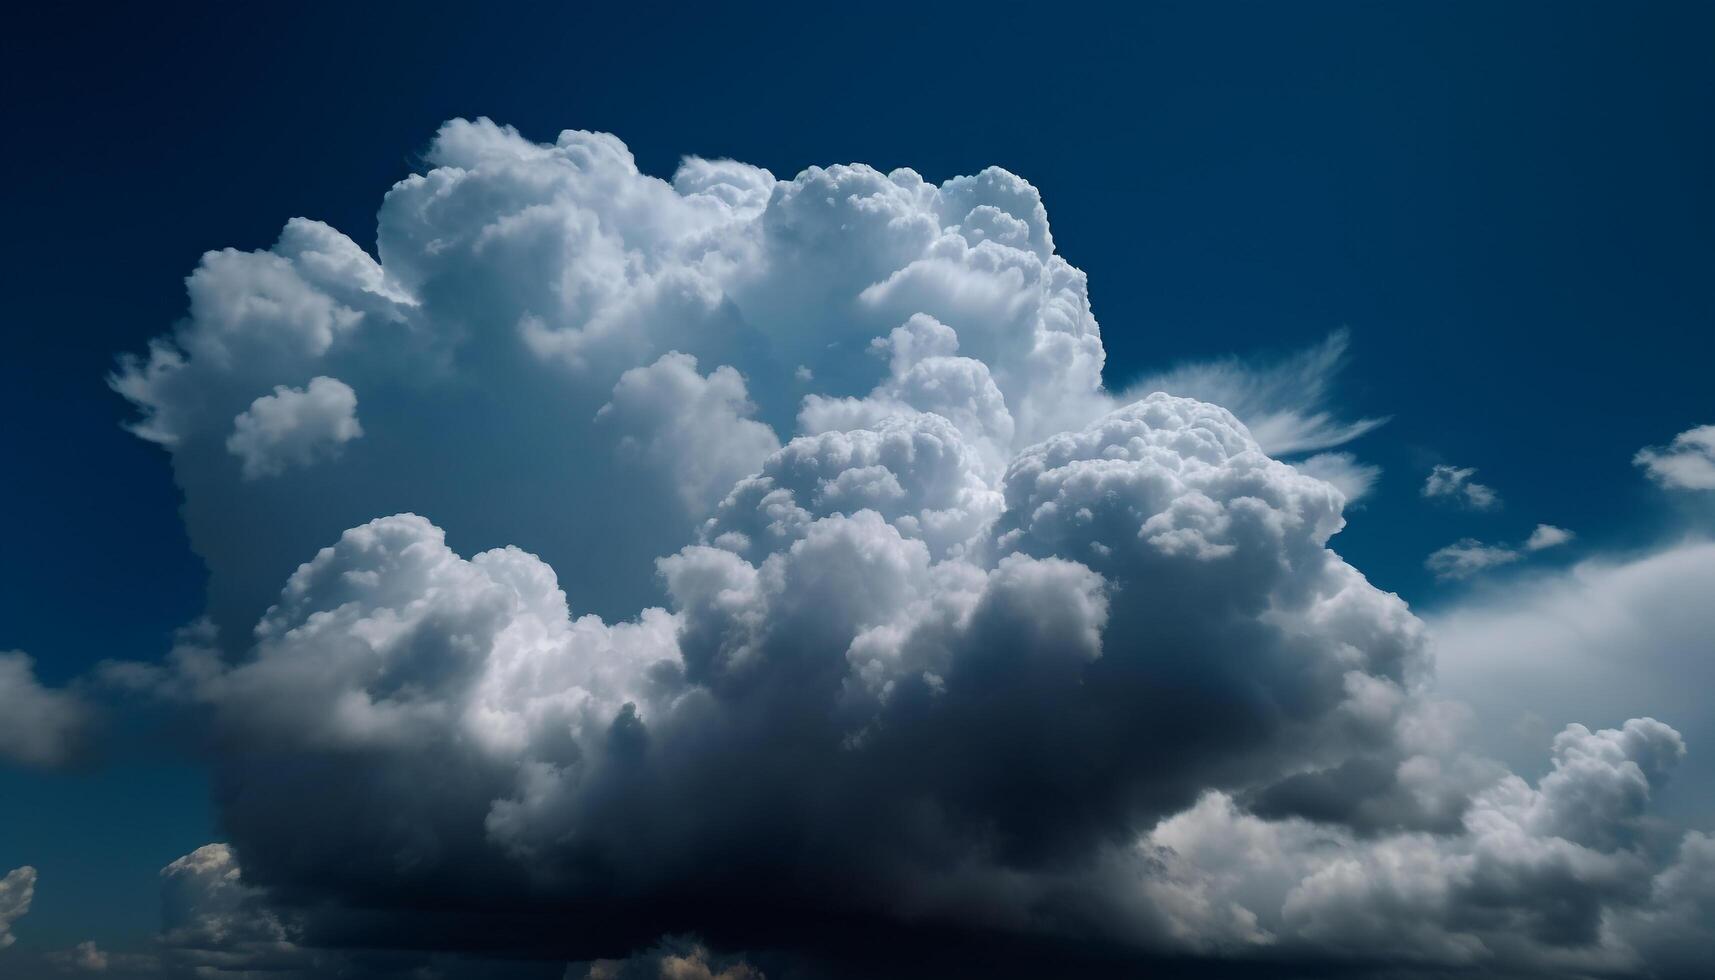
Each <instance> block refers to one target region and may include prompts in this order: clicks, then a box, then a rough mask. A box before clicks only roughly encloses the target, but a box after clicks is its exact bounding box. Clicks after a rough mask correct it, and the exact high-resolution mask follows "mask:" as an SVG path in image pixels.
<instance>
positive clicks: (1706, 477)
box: [1632, 425, 1715, 490]
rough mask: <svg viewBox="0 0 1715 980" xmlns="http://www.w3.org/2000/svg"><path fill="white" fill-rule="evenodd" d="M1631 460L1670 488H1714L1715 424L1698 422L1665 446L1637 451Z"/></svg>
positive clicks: (1651, 477)
mask: <svg viewBox="0 0 1715 980" xmlns="http://www.w3.org/2000/svg"><path fill="white" fill-rule="evenodd" d="M1632 462H1633V463H1635V464H1637V465H1638V466H1641V467H1643V468H1644V472H1645V473H1648V474H1649V478H1650V479H1652V480H1654V481H1655V482H1656V483H1659V484H1661V485H1662V486H1664V487H1667V488H1668V489H1670V490H1715V425H1700V426H1697V427H1696V428H1692V429H1687V430H1685V431H1684V432H1681V433H1680V434H1679V435H1676V436H1674V437H1673V442H1671V443H1669V444H1668V445H1666V446H1648V447H1645V448H1643V449H1640V450H1638V454H1637V455H1636V456H1634V457H1632Z"/></svg>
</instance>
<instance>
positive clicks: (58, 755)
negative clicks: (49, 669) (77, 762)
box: [0, 650, 92, 767]
mask: <svg viewBox="0 0 1715 980" xmlns="http://www.w3.org/2000/svg"><path fill="white" fill-rule="evenodd" d="M91 720H92V714H91V711H90V708H89V706H88V705H87V704H85V703H84V701H83V700H82V699H81V698H79V697H78V696H77V695H76V694H74V693H72V692H70V691H66V690H56V689H53V688H49V687H44V686H43V685H42V684H41V683H40V682H39V681H38V680H37V679H36V673H35V666H34V662H33V661H32V660H31V659H30V657H29V656H28V655H26V654H24V653H22V652H19V651H16V650H14V651H11V652H9V653H0V761H4V762H11V763H15V764H18V765H26V766H41V767H54V766H61V765H65V764H66V763H69V762H71V761H73V760H74V759H76V758H77V756H78V754H79V752H80V751H81V750H82V748H83V747H84V745H85V742H86V740H87V737H88V734H89V726H90V723H91Z"/></svg>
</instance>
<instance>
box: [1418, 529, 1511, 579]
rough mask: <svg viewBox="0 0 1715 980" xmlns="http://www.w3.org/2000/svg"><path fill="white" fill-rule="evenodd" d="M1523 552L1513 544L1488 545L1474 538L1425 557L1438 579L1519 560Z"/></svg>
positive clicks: (1461, 575) (1466, 574) (1475, 571)
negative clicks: (1509, 546)
mask: <svg viewBox="0 0 1715 980" xmlns="http://www.w3.org/2000/svg"><path fill="white" fill-rule="evenodd" d="M1520 557H1521V555H1520V554H1519V553H1518V551H1516V550H1514V549H1512V548H1506V547H1501V546H1499V545H1487V544H1484V543H1482V542H1481V541H1478V540H1476V539H1474V538H1465V539H1464V540H1462V541H1459V542H1456V543H1454V544H1450V545H1448V546H1447V547H1445V548H1440V549H1437V550H1436V551H1435V552H1433V553H1432V554H1430V556H1429V558H1428V559H1427V560H1425V561H1424V563H1423V565H1424V567H1425V568H1427V569H1429V570H1430V571H1432V572H1434V573H1435V577H1436V578H1439V579H1461V578H1470V577H1471V576H1473V575H1475V574H1477V573H1478V572H1481V571H1485V570H1487V569H1490V568H1498V567H1499V566H1501V565H1510V564H1512V563H1513V562H1515V561H1518V560H1519V558H1520Z"/></svg>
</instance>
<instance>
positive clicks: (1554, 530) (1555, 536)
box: [1524, 524, 1577, 551]
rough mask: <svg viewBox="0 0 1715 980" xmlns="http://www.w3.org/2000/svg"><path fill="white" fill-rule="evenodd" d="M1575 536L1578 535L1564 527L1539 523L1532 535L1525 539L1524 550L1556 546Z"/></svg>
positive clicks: (1539, 549)
mask: <svg viewBox="0 0 1715 980" xmlns="http://www.w3.org/2000/svg"><path fill="white" fill-rule="evenodd" d="M1575 537H1577V535H1575V534H1573V533H1572V532H1571V531H1568V530H1566V529H1565V528H1563V527H1555V526H1554V525H1553V524H1538V525H1537V526H1536V530H1534V531H1532V532H1530V537H1529V538H1527V539H1526V540H1525V543H1524V550H1526V551H1541V550H1543V549H1544V548H1556V547H1559V546H1560V545H1563V544H1565V543H1567V542H1568V541H1571V540H1572V539H1573V538H1575Z"/></svg>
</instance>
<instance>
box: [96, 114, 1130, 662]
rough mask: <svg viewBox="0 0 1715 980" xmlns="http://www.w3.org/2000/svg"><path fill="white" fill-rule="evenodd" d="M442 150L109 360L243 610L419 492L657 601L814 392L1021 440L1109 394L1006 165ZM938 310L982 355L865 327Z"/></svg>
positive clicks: (1090, 333) (215, 282)
mask: <svg viewBox="0 0 1715 980" xmlns="http://www.w3.org/2000/svg"><path fill="white" fill-rule="evenodd" d="M426 159H427V161H428V163H429V165H430V169H429V170H428V171H427V172H426V173H424V174H421V175H418V176H413V177H410V178H408V179H406V180H404V181H401V182H400V183H399V184H398V185H396V186H395V187H394V188H393V190H392V191H391V192H390V193H389V194H388V195H387V199H386V201H385V202H384V204H383V206H382V208H381V212H380V218H379V220H380V227H379V229H378V232H377V241H378V244H379V252H378V255H377V256H375V257H372V256H370V255H368V254H366V253H365V252H364V251H363V249H361V248H360V247H358V245H356V244H355V243H354V242H352V241H351V240H350V239H349V238H347V237H345V236H344V235H342V234H340V233H339V232H337V231H335V230H334V229H332V228H329V227H327V226H326V225H323V224H320V223H317V222H313V221H308V220H303V219H296V220H293V221H291V222H289V223H288V224H287V226H286V228H285V230H284V231H283V232H282V233H281V236H280V239H279V241H278V242H277V243H276V244H275V245H274V246H273V247H272V248H270V249H268V250H266V251H262V252H237V251H232V250H226V251H220V252H211V253H209V254H208V255H206V256H205V257H204V259H203V261H202V263H201V265H200V266H199V267H198V268H197V270H196V271H195V272H194V273H193V274H192V275H191V276H190V278H189V280H188V288H189V292H190V298H191V303H190V312H189V316H188V317H187V318H186V319H185V320H184V321H183V322H182V323H181V324H180V325H179V326H178V327H177V328H176V329H175V332H174V333H173V335H172V336H171V337H169V338H162V339H160V340H158V341H156V342H155V343H154V344H153V345H152V346H151V348H150V350H149V352H148V353H147V355H146V356H143V357H134V358H130V359H127V360H126V361H124V362H123V363H122V364H121V366H120V369H119V370H118V372H116V374H115V375H114V377H113V379H112V383H113V385H114V387H115V388H116V389H117V390H118V391H120V392H121V393H122V394H123V395H125V396H126V397H127V398H128V399H130V400H131V401H132V402H133V403H134V404H135V405H136V406H137V408H138V410H139V413H140V417H139V418H138V419H137V420H136V421H135V422H134V423H133V428H134V430H135V431H136V432H137V433H138V434H139V435H141V436H143V437H145V438H148V439H151V440H153V441H156V442H159V443H161V444H162V445H164V446H167V447H168V448H170V449H171V451H172V453H173V464H174V474H175V477H176V479H177V480H178V482H179V485H180V486H181V487H182V488H183V490H184V492H185V499H186V502H185V516H186V521H187V527H188V530H189V532H190V536H191V539H192V542H193V545H194V546H195V547H196V549H197V550H198V552H199V553H200V554H201V555H202V556H203V557H204V558H205V560H207V561H208V563H209V565H210V570H211V578H210V591H211V597H210V599H211V603H210V613H211V615H212V616H213V618H214V620H215V621H216V622H217V623H218V624H219V625H220V627H221V629H222V635H223V636H225V637H227V638H228V639H232V638H241V637H243V636H244V635H246V633H247V631H248V629H249V627H250V624H251V623H253V622H254V621H255V620H256V619H257V618H258V617H259V616H260V614H261V612H262V611H263V609H265V608H266V607H267V605H268V603H269V602H270V597H271V596H272V594H273V592H274V590H275V589H277V587H278V584H279V582H280V581H281V580H282V579H283V578H284V577H285V576H286V575H288V574H290V572H291V570H292V569H293V568H294V567H296V565H297V564H298V563H299V562H301V561H302V560H303V559H304V557H305V550H304V549H305V544H306V542H326V541H329V540H332V539H333V538H334V537H336V536H337V535H338V534H339V532H340V531H342V530H344V529H345V528H348V527H354V526H356V525H359V524H362V523H363V522H365V521H367V520H369V519H371V518H373V517H375V516H377V515H381V514H392V513H399V512H405V511H412V512H417V513H424V514H430V515H433V517H434V519H435V521H436V522H437V524H439V525H440V526H442V527H445V528H446V529H447V530H448V532H449V534H451V535H453V536H454V537H455V538H456V539H458V540H462V541H468V542H470V543H472V544H473V545H475V546H476V547H478V548H485V547H496V546H501V545H506V544H516V545H518V546H520V547H524V548H528V549H530V550H531V551H532V552H533V553H537V554H541V555H542V556H543V557H544V558H545V559H547V560H548V561H550V562H551V563H552V564H553V565H554V566H555V568H556V569H557V570H559V572H560V574H561V576H562V577H564V578H565V579H566V580H567V582H568V584H569V585H571V586H572V587H573V591H574V593H575V594H577V595H578V596H579V597H580V601H581V602H583V603H586V604H587V605H586V606H585V608H590V609H593V610H596V611H599V612H602V613H604V614H606V615H609V616H615V617H624V616H629V615H631V614H632V613H634V612H635V611H636V610H637V609H638V608H640V607H642V606H644V605H647V604H649V603H652V602H659V601H661V599H662V595H661V593H660V591H659V582H658V580H657V579H656V577H655V570H654V565H653V559H654V558H655V557H657V556H659V555H662V554H666V553H670V552H672V551H673V550H676V549H677V548H678V547H679V546H680V545H681V544H683V543H684V541H685V540H686V538H687V536H688V535H689V534H690V533H691V532H693V531H694V530H695V528H696V527H697V526H698V524H699V523H700V522H701V521H703V520H704V519H706V518H707V517H708V516H709V511H710V509H711V508H712V507H713V506H714V505H715V504H718V503H719V502H720V501H721V499H723V498H724V496H725V492H726V490H728V489H729V488H730V484H731V482H732V481H733V480H736V479H737V478H738V477H741V476H743V475H745V474H746V473H747V472H750V471H752V470H753V469H754V468H755V465H756V464H757V462H758V461H759V460H760V459H761V458H762V457H764V456H766V455H767V454H768V452H770V451H771V450H772V449H773V448H774V445H773V444H772V442H771V440H773V439H775V438H776V436H775V434H776V433H777V434H779V435H782V436H786V435H790V434H791V430H792V428H793V425H794V420H795V418H796V416H797V415H798V412H799V410H800V408H801V407H802V406H801V402H802V399H803V396H805V395H809V394H816V395H820V396H823V397H824V398H829V399H836V400H837V399H845V398H864V397H866V396H870V397H871V401H872V402H874V403H876V404H880V403H883V402H885V403H887V404H908V405H915V406H922V407H921V408H920V410H922V411H936V412H940V413H942V414H944V415H946V416H947V417H948V418H949V419H950V420H951V421H953V422H954V423H955V424H957V425H959V426H961V427H965V426H967V425H969V424H972V423H979V422H980V423H981V424H982V425H984V426H986V428H985V430H984V432H983V433H982V434H981V435H982V436H983V439H982V440H980V441H979V439H978V438H977V436H978V434H977V433H975V432H970V433H969V441H970V444H971V446H972V447H974V450H975V451H978V452H981V453H985V454H987V456H988V457H989V458H990V460H991V462H992V463H993V464H994V465H995V466H997V467H998V466H1001V465H1004V462H1005V459H1006V456H1007V455H1008V454H1009V453H1010V451H1011V449H1012V448H1014V446H1013V443H1014V442H1015V441H1029V440H1034V439H1037V438H1040V437H1042V436H1043V435H1046V434H1048V433H1050V432H1053V431H1057V430H1058V429H1060V428H1064V427H1065V426H1067V425H1071V424H1081V423H1082V421H1084V420H1087V419H1088V418H1089V417H1091V415H1092V414H1093V413H1095V412H1097V411H1099V410H1100V409H1101V407H1102V404H1103V396H1102V394H1101V391H1100V387H1101V366H1102V346H1101V339H1100V333H1099V331H1098V329H1097V327H1096V323H1095V320H1094V318H1093V317H1092V315H1091V313H1090V308H1089V300H1088V296H1087V291H1086V287H1085V282H1084V277H1083V275H1082V274H1081V273H1079V272H1078V271H1077V270H1076V269H1074V268H1072V267H1071V266H1070V265H1068V264H1067V263H1066V262H1065V260H1064V259H1062V258H1060V257H1059V256H1057V255H1055V254H1054V251H1053V239H1052V236H1051V235H1050V234H1049V232H1048V226H1047V219H1046V212H1045V211H1044V209H1043V207H1042V203H1041V201H1040V199H1039V197H1038V195H1037V192H1036V190H1035V189H1034V188H1033V187H1031V186H1030V185H1029V184H1028V183H1026V182H1024V181H1023V180H1021V179H1019V178H1018V177H1015V176H1013V175H1011V174H1008V173H1006V172H1004V171H1000V170H989V171H985V172H984V173H982V174H979V175H977V176H975V177H962V178H956V179H954V180H950V181H948V182H946V183H944V184H940V185H936V184H932V183H928V182H926V181H925V180H923V178H922V177H920V176H919V175H917V174H916V173H914V172H912V171H910V170H899V171H895V172H893V173H890V174H883V173H880V172H878V171H876V170H873V169H871V168H869V167H865V166H861V165H855V166H850V167H845V166H841V167H831V168H827V169H820V168H813V169H811V170H809V171H806V172H805V173H803V174H801V175H800V176H799V177H797V178H796V179H794V180H790V181H777V180H776V179H775V178H774V177H773V175H771V174H769V173H768V172H767V171H765V170H761V169H758V168H755V167H750V166H746V165H744V164H740V163H736V162H733V161H709V160H698V159H690V160H687V161H686V162H685V163H684V164H683V165H682V166H681V167H680V169H679V172H678V173H677V174H675V175H674V176H673V179H672V180H671V181H664V180H660V179H657V178H655V177H651V176H647V175H644V174H641V173H639V172H638V170H637V168H636V164H635V162H634V161H633V159H632V157H631V155H630V153H629V152H628V151H627V150H626V149H625V147H624V146H623V145H622V144H621V143H620V142H619V141H618V140H616V139H614V138H613V137H611V136H606V135H602V134H592V133H577V132H567V133H565V134H563V135H562V136H561V137H560V139H559V140H558V141H557V142H555V143H554V144H552V145H540V144H536V143H532V142H530V141H528V140H525V139H523V138H521V137H520V136H519V135H518V134H517V133H516V132H514V131H512V130H510V129H507V128H503V127H500V126H496V125H494V124H492V123H489V122H488V121H486V120H480V121H477V122H474V123H472V122H465V121H455V122H452V123H449V124H447V125H446V126H445V127H443V128H442V130H441V132H440V133H439V135H438V136H437V137H436V139H435V140H434V142H433V143H432V144H431V146H430V147H429V149H428V151H427V154H426ZM918 314H923V315H924V316H925V317H933V318H935V320H936V321H937V322H938V323H939V324H942V325H944V326H945V327H946V328H947V331H948V332H949V334H951V333H952V332H956V335H957V338H958V340H957V343H958V352H959V355H960V357H959V358H953V357H947V356H944V355H945V354H946V353H947V352H946V351H944V350H941V349H939V348H925V349H921V350H917V351H915V352H909V353H908V352H904V351H901V352H898V353H896V354H895V356H894V357H893V358H892V360H891V361H890V360H889V359H887V358H874V357H870V356H867V354H866V352H867V351H868V350H869V348H870V345H871V343H872V341H874V340H876V339H877V338H886V337H887V336H888V335H889V332H890V331H892V330H894V328H896V327H900V326H901V324H906V323H907V322H908V321H911V320H912V318H913V317H914V316H916V315H918ZM961 358H962V359H968V360H962V359H961ZM919 361H921V362H923V363H918V362H919ZM693 365H694V366H693ZM979 366H980V367H981V368H982V371H981V372H978V371H977V368H978V367H979ZM800 368H802V369H803V370H802V371H800V370H799V369H800ZM895 369H897V370H895ZM628 372H637V373H628ZM693 375H695V377H693ZM317 378H326V379H328V380H327V381H326V382H319V383H318V382H317V381H316V380H315V379H317ZM333 379H338V384H339V385H341V386H343V387H342V388H334V387H333V384H334V381H333ZM806 379H813V381H811V380H806ZM961 386H963V387H961ZM282 388H284V390H280V389H282ZM965 388H968V389H969V391H968V392H967V391H966V390H964V389H965ZM872 392H873V395H871V393H872ZM350 393H356V395H357V396H359V397H361V400H362V422H361V432H362V437H361V438H352V437H353V436H355V435H356V433H357V431H358V422H357V420H356V417H355V416H354V415H353V414H352V413H351V412H349V411H344V409H345V408H349V407H350V405H351V402H352V401H353V399H352V398H351V397H335V396H336V395H349V394H350ZM967 395H968V396H969V397H968V398H967ZM752 403H754V404H752ZM961 405H963V406H965V407H963V408H961V407H960V406H961ZM604 407H606V409H607V410H606V412H605V413H604V412H603V409H604ZM961 413H964V414H963V415H961ZM598 416H600V417H598ZM964 416H968V418H966V417H964ZM245 419H248V421H235V420H245ZM753 422H754V423H755V424H752V423H753ZM764 426H766V427H767V428H768V429H771V430H772V433H771V432H769V431H765V430H764V428H762V427H764ZM782 441H783V440H782ZM229 444H230V447H231V448H230V451H229V449H228V447H229ZM335 448H339V449H340V450H341V451H340V452H339V453H338V454H337V458H335V454H334V453H333V451H332V450H334V449H335ZM235 453H236V454H238V455H239V456H240V457H242V461H243V466H241V467H234V466H233V465H232V463H233V454H235ZM305 463H313V464H314V465H300V464H305ZM247 472H248V473H249V474H251V475H252V476H257V477H259V476H262V475H265V474H272V475H270V476H269V477H268V478H267V479H252V480H249V481H246V479H245V474H246V473H247ZM247 482H248V483H249V484H251V485H246V483H247ZM620 486H623V488H624V489H623V490H622V491H621V490H619V489H616V488H617V487H620ZM594 501H605V502H604V503H603V504H601V505H595V504H593V503H592V502H594ZM592 552H600V553H602V554H604V555H606V556H607V557H606V559H605V560H603V561H601V562H591V561H589V560H587V556H588V555H589V554H590V553H592Z"/></svg>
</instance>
